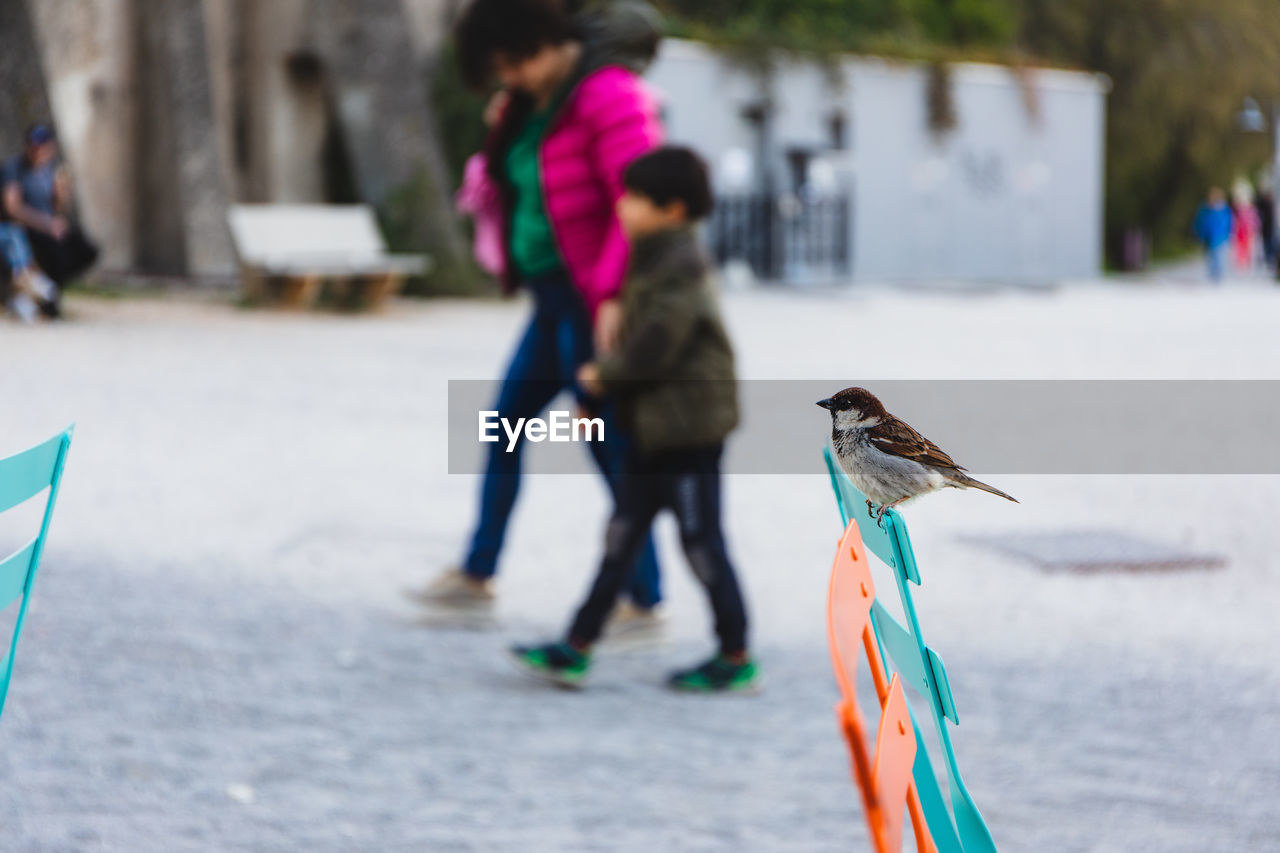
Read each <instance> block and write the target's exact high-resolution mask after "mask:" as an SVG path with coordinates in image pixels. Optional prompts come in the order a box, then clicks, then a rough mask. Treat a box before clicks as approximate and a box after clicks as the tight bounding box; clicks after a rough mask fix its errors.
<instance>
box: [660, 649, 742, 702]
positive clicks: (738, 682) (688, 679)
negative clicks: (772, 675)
mask: <svg viewBox="0 0 1280 853" xmlns="http://www.w3.org/2000/svg"><path fill="white" fill-rule="evenodd" d="M667 686H668V687H670V688H671V689H672V690H679V691H682V692H685V693H756V692H758V691H759V690H760V671H759V669H758V668H757V667H756V663H755V661H753V660H751V659H748V660H746V661H745V662H743V663H733V662H732V661H730V660H728V659H727V658H724V657H722V656H720V655H716V656H715V657H713V658H712V659H711V660H709V661H707V662H706V663H704V664H702V665H701V666H697V667H694V668H693V669H686V670H681V671H680V672H676V673H673V674H672V675H671V677H670V678H669V679H667Z"/></svg>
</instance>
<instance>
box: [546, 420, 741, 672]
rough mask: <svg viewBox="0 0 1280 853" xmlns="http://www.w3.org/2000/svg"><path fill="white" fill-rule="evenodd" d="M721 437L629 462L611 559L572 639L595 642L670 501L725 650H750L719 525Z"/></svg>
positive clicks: (609, 542)
mask: <svg viewBox="0 0 1280 853" xmlns="http://www.w3.org/2000/svg"><path fill="white" fill-rule="evenodd" d="M723 450H724V446H723V445H721V444H715V445H711V446H708V447H694V448H688V449H685V450H669V451H665V452H663V453H656V454H651V455H648V456H640V455H636V456H634V457H633V458H632V459H631V460H630V463H629V465H628V466H627V470H626V472H625V473H624V474H623V478H622V488H621V489H620V490H619V495H618V499H617V501H618V508H617V509H616V510H615V511H614V513H613V518H612V519H610V521H609V533H608V535H607V536H606V537H605V552H604V559H603V560H602V561H601V563H600V570H599V571H598V572H597V573H596V580H595V583H594V584H593V585H592V587H591V593H590V595H588V596H587V600H586V601H585V602H583V604H582V607H581V608H580V609H579V610H578V615H577V616H575V617H574V620H573V625H572V627H570V628H569V637H568V639H569V642H570V643H573V644H574V645H578V646H587V647H589V646H591V645H592V644H593V643H595V641H596V640H597V639H599V637H600V634H601V633H602V632H603V631H604V623H605V620H607V619H608V618H609V613H610V611H612V610H613V603H614V601H616V600H617V598H618V593H619V592H620V591H621V590H622V584H623V582H624V581H625V580H626V577H627V568H628V567H629V566H630V564H631V563H632V562H633V561H634V560H635V555H636V553H637V552H638V551H639V549H640V547H641V543H642V542H643V540H644V537H645V536H647V535H648V530H649V527H650V526H651V525H652V524H653V519H654V516H656V515H657V514H658V513H659V512H661V511H662V510H664V509H671V510H673V511H674V512H675V514H676V519H677V520H678V521H679V522H680V544H681V545H683V546H684V553H685V556H686V557H687V558H688V560H689V567H690V568H692V569H693V573H694V574H695V575H697V577H698V580H700V581H701V582H702V585H703V586H704V587H705V588H706V590H707V600H708V601H709V602H710V603H711V612H712V613H713V614H714V615H715V625H716V636H717V637H719V638H720V653H721V654H724V655H734V654H740V653H742V652H745V651H746V650H747V610H746V605H744V604H743V601H742V589H741V587H739V585H738V577H737V575H736V574H735V573H734V571H733V564H732V563H731V562H730V561H729V554H728V551H727V549H726V548H725V544H724V533H723V532H722V531H721V529H720V455H721V453H722V452H723Z"/></svg>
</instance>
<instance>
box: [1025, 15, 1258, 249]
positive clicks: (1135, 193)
mask: <svg viewBox="0 0 1280 853" xmlns="http://www.w3.org/2000/svg"><path fill="white" fill-rule="evenodd" d="M1019 41H1020V43H1021V45H1022V46H1023V47H1025V48H1026V49H1027V50H1028V51H1030V52H1032V53H1034V54H1036V55H1039V56H1043V57H1048V58H1050V59H1056V60H1060V61H1063V62H1067V63H1070V64H1073V65H1077V66H1079V67H1084V68H1089V69H1092V70H1096V71H1102V72H1104V73H1106V74H1107V75H1109V76H1110V77H1111V80H1112V84H1113V89H1112V92H1111V96H1110V99H1109V104H1108V111H1107V217H1106V219H1107V232H1108V238H1109V239H1108V242H1109V244H1110V245H1111V246H1112V247H1115V246H1116V245H1117V244H1118V242H1119V237H1120V235H1121V234H1122V233H1123V231H1124V230H1125V229H1127V228H1130V227H1141V228H1146V229H1148V230H1149V231H1150V232H1151V234H1152V236H1153V239H1154V243H1155V246H1156V249H1157V251H1162V252H1166V253H1167V252H1170V251H1173V250H1176V249H1178V248H1179V247H1181V246H1185V244H1186V242H1187V240H1188V239H1189V238H1188V229H1189V223H1190V220H1191V217H1192V215H1193V212H1194V210H1195V206H1196V205H1197V204H1198V203H1199V201H1200V199H1201V198H1202V197H1203V195H1204V192H1205V190H1206V189H1207V188H1208V187H1209V186H1210V185H1213V184H1218V185H1229V184H1230V182H1231V181H1232V180H1234V179H1235V178H1236V177H1237V176H1239V175H1241V174H1245V173H1246V172H1247V171H1248V170H1249V169H1250V168H1255V169H1256V168H1257V167H1259V166H1261V165H1262V164H1263V163H1265V162H1266V161H1267V156H1268V155H1267V145H1266V140H1265V137H1264V136H1262V135H1255V136H1252V137H1250V136H1246V135H1244V134H1242V133H1241V132H1240V129H1239V127H1238V126H1237V123H1236V116H1237V114H1238V112H1239V110H1240V108H1241V105H1242V104H1243V102H1244V98H1245V97H1246V96H1252V97H1254V98H1257V99H1258V100H1259V101H1260V102H1265V103H1269V102H1271V101H1272V100H1273V99H1280V73H1278V72H1277V70H1278V69H1280V14H1277V13H1276V9H1275V2H1274V0H1079V2H1071V3H1063V2H1061V1H1060V0H1022V23H1021V33H1020V37H1019Z"/></svg>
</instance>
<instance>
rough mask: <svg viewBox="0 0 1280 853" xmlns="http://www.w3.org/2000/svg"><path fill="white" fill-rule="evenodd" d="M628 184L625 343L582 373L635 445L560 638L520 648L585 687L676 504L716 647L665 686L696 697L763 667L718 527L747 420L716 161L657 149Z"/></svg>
mask: <svg viewBox="0 0 1280 853" xmlns="http://www.w3.org/2000/svg"><path fill="white" fill-rule="evenodd" d="M626 187H627V192H626V195H625V196H624V197H623V198H622V200H621V201H620V202H619V203H618V210H619V215H620V217H621V219H622V223H623V226H624V227H625V229H626V231H627V234H628V235H629V237H630V239H631V241H632V247H633V250H634V251H633V256H632V261H631V269H630V272H629V274H628V280H627V287H626V293H625V295H624V297H623V317H622V321H623V327H622V336H621V341H620V345H619V346H618V347H617V349H616V350H614V351H613V352H612V353H610V354H608V355H605V356H603V357H602V358H600V359H599V360H598V361H596V362H592V363H590V364H586V365H584V366H583V367H582V368H581V369H580V370H579V372H578V381H579V382H580V383H581V385H582V386H583V388H584V389H585V390H586V391H587V392H588V393H590V394H593V395H598V394H602V393H604V392H606V391H611V392H613V393H614V394H615V395H616V396H617V398H618V399H619V402H620V406H621V408H622V410H623V412H624V413H625V415H624V417H623V422H624V426H625V428H626V429H627V430H629V431H630V432H631V433H632V434H633V435H634V437H635V446H634V448H633V450H632V451H631V453H630V454H629V455H628V458H627V464H626V467H625V469H624V471H623V474H622V478H621V485H620V486H619V488H618V504H617V508H616V509H615V510H614V513H613V517H612V518H611V519H610V520H609V525H608V528H607V530H606V532H605V537H604V540H605V542H604V559H603V560H602V562H601V564H600V568H599V570H598V571H597V573H596V579H595V583H594V584H593V585H592V587H591V592H590V594H589V595H588V597H587V599H586V601H585V602H583V604H582V606H581V608H580V609H579V610H578V613H577V615H576V616H575V617H574V620H573V623H572V625H570V627H569V630H568V632H567V634H566V636H565V639H564V640H563V641H562V642H558V643H550V644H546V645H539V646H517V647H515V648H514V649H513V650H512V653H513V654H514V656H515V659H516V661H517V662H518V663H519V664H520V665H522V666H523V667H525V668H526V669H528V670H529V671H530V672H532V673H534V674H536V675H539V676H541V677H543V678H546V679H548V680H550V681H553V682H555V683H558V684H564V685H568V686H576V685H578V684H580V683H581V682H582V680H583V678H585V677H586V675H587V671H588V669H589V667H590V664H591V650H592V647H593V646H594V644H595V643H596V641H597V640H598V639H599V638H600V635H601V632H602V631H603V628H604V624H605V620H606V619H607V618H608V616H609V613H610V611H612V610H613V608H614V602H615V601H616V599H617V596H618V593H619V592H620V591H621V590H622V588H623V586H624V585H625V583H626V579H627V577H628V574H629V569H630V566H631V564H632V563H633V562H634V560H635V558H636V555H637V554H638V553H639V552H640V549H641V548H642V547H643V544H644V541H645V538H646V537H647V536H648V531H649V527H650V525H652V523H653V519H654V517H655V516H657V514H658V513H659V512H661V511H663V510H666V509H670V510H672V511H673V512H674V513H675V516H676V520H677V521H678V523H679V526H680V541H681V544H682V545H683V546H684V552H685V556H686V557H687V558H688V560H689V565H690V567H691V568H692V569H693V572H694V574H695V575H696V576H697V578H698V580H699V581H701V582H702V585H703V586H704V587H705V589H706V593H707V598H708V600H709V603H710V605H711V611H712V613H713V614H714V617H715V632H716V637H717V640H718V642H719V649H718V651H717V653H716V654H715V655H714V656H713V657H711V658H710V659H709V660H707V661H706V662H705V663H703V664H701V665H700V666H696V667H693V668H691V669H687V670H683V671H680V672H676V673H674V674H673V675H672V676H671V677H670V679H669V680H668V684H669V685H670V686H671V687H673V688H675V689H677V690H691V691H697V692H727V691H740V690H751V689H752V688H754V687H755V686H756V681H757V675H756V666H755V663H754V662H753V661H752V659H751V656H750V655H749V654H748V652H747V616H746V606H745V604H744V602H743V597H742V590H741V588H740V587H739V584H738V578H737V575H736V573H735V572H734V569H733V564H732V563H731V562H730V560H729V555H728V551H727V549H726V547H725V541H724V534H723V532H722V530H721V526H720V507H721V502H720V457H721V454H722V453H723V451H724V442H725V439H726V438H727V437H728V436H729V434H730V433H732V432H733V430H734V428H735V427H736V426H737V425H738V396H737V387H736V380H735V376H734V364H733V361H734V359H733V347H732V345H731V344H730V342H729V336H728V333H727V332H726V331H725V327H724V323H723V322H722V320H721V318H720V309H719V305H718V300H717V299H716V293H715V289H714V285H713V284H712V282H711V279H710V277H709V274H708V273H709V264H708V263H707V261H706V259H705V257H704V254H703V252H702V248H701V246H700V245H699V243H698V237H697V235H696V234H695V233H694V225H695V223H696V222H697V221H698V220H699V219H702V218H703V217H705V216H706V215H707V214H708V213H710V212H711V207H712V199H711V186H710V182H709V180H708V178H707V168H706V165H705V164H704V163H703V162H702V160H701V159H700V158H699V157H698V156H697V155H696V154H694V153H693V152H692V151H690V150H689V149H687V148H661V149H659V150H657V151H655V152H653V153H651V154H647V155H645V156H644V157H641V158H640V159H638V160H636V161H635V162H634V163H632V164H631V167H630V168H629V169H628V170H627V173H626Z"/></svg>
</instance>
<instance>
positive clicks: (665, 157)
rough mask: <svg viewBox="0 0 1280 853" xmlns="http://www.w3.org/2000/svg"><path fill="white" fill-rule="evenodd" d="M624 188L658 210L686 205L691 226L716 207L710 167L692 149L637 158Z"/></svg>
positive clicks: (670, 147) (662, 150)
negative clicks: (708, 168)
mask: <svg viewBox="0 0 1280 853" xmlns="http://www.w3.org/2000/svg"><path fill="white" fill-rule="evenodd" d="M622 185H623V186H624V187H626V188H627V189H628V190H630V191H631V192H633V193H635V194H637V195H642V196H644V197H645V198H647V199H649V200H650V201H652V202H653V203H654V204H656V205H657V206H658V207H666V206H667V205H669V204H671V202H673V201H680V202H684V209H685V215H686V216H688V218H689V220H690V221H691V222H692V221H696V220H698V219H702V218H703V217H705V216H706V215H707V214H709V213H710V212H711V209H712V208H713V207H714V206H715V201H714V200H713V198H712V196H711V179H710V178H709V177H708V176H707V164H706V163H704V162H703V161H702V158H701V157H699V156H698V155H697V154H695V153H694V152H693V151H692V150H691V149H689V148H681V147H678V146H674V145H668V146H665V147H663V148H658V149H655V150H653V151H650V152H649V153H648V154H644V155H641V156H640V157H637V158H636V159H635V160H633V161H632V163H631V165H630V166H628V167H627V171H626V172H625V173H624V174H623V176H622Z"/></svg>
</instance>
